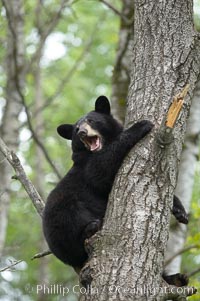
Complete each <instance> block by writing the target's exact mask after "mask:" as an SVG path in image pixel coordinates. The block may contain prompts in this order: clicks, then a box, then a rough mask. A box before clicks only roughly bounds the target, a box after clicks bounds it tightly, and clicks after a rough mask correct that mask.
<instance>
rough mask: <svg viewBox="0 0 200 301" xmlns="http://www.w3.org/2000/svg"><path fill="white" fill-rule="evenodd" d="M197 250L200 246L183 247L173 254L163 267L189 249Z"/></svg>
mask: <svg viewBox="0 0 200 301" xmlns="http://www.w3.org/2000/svg"><path fill="white" fill-rule="evenodd" d="M197 248H200V245H191V246H188V247H185V248H183V249H181V250H179V251H178V252H176V253H175V254H173V256H171V257H170V258H169V259H168V260H166V262H165V266H167V265H168V264H169V263H170V262H172V261H173V260H174V258H176V257H177V256H179V255H181V254H183V253H185V252H187V251H189V250H191V249H197Z"/></svg>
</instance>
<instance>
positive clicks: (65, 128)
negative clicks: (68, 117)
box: [57, 124, 74, 140]
mask: <svg viewBox="0 0 200 301" xmlns="http://www.w3.org/2000/svg"><path fill="white" fill-rule="evenodd" d="M73 128H74V126H73V125H72V124H61V125H59V127H57V132H58V134H59V135H60V136H61V137H63V138H65V139H68V140H72V133H73Z"/></svg>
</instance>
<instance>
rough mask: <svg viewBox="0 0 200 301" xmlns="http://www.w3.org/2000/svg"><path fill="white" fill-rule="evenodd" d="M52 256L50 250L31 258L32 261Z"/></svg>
mask: <svg viewBox="0 0 200 301" xmlns="http://www.w3.org/2000/svg"><path fill="white" fill-rule="evenodd" d="M50 254H52V252H51V251H50V250H47V251H44V252H41V253H37V254H35V255H34V256H33V257H32V258H31V260H34V259H38V258H41V257H44V256H47V255H50Z"/></svg>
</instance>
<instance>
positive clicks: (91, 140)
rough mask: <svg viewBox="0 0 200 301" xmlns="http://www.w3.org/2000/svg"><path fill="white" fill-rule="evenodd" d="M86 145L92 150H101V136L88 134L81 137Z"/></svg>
mask: <svg viewBox="0 0 200 301" xmlns="http://www.w3.org/2000/svg"><path fill="white" fill-rule="evenodd" d="M81 140H82V142H83V143H84V144H85V146H86V147H87V148H88V149H89V150H90V151H91V152H95V151H99V150H101V148H102V141H101V138H100V137H99V136H97V135H95V136H86V137H84V138H82V139H81Z"/></svg>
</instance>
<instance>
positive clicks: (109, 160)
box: [43, 96, 185, 270]
mask: <svg viewBox="0 0 200 301" xmlns="http://www.w3.org/2000/svg"><path fill="white" fill-rule="evenodd" d="M152 127H153V124H152V123H151V122H150V121H148V120H142V121H139V122H137V123H135V124H134V125H132V126H131V127H130V128H129V129H126V130H123V127H122V125H121V124H120V123H119V122H118V121H117V120H116V119H114V118H113V116H112V115H111V113H110V103H109V101H108V99H107V98H106V97H105V96H100V97H99V98H97V100H96V102H95V110H94V111H91V112H90V113H88V114H87V115H86V116H84V117H82V118H81V119H80V120H79V121H78V122H76V123H75V124H74V125H70V124H63V125H60V126H59V127H58V129H57V131H58V133H59V135H60V136H62V137H63V138H66V139H69V140H72V151H73V155H72V159H73V162H74V164H73V167H72V168H71V169H70V170H69V172H68V173H67V174H66V175H65V177H64V178H63V179H62V180H61V181H60V182H59V183H58V184H57V186H56V188H55V189H54V190H53V191H52V192H51V193H50V195H49V196H48V199H47V203H46V206H45V209H44V213H43V230H44V235H45V238H46V240H47V243H48V245H49V248H50V250H51V251H52V253H53V254H54V255H55V256H56V257H57V258H59V259H60V260H61V261H63V262H64V263H66V264H69V265H71V266H73V267H74V268H75V270H78V269H80V268H82V267H83V265H84V263H85V261H86V260H87V257H88V256H87V253H86V251H85V249H84V241H85V239H86V238H89V237H91V236H92V235H93V234H94V233H95V232H97V231H98V230H99V229H100V228H101V225H102V221H103V218H104V214H105V211H106V206H107V202H108V196H109V193H110V191H111V188H112V185H113V181H114V178H115V175H116V173H117V171H118V169H119V167H120V165H121V163H122V161H123V159H124V158H125V156H126V155H127V153H128V152H129V151H130V149H131V148H132V147H133V146H134V145H135V144H136V143H137V142H138V141H140V140H141V139H142V138H143V137H145V136H146V135H147V134H148V133H149V132H150V131H151V129H152ZM173 211H174V213H175V214H176V215H177V218H178V219H179V220H180V221H181V219H184V217H185V211H184V208H183V207H182V205H181V203H180V204H178V207H177V208H175V209H174V208H173Z"/></svg>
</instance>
